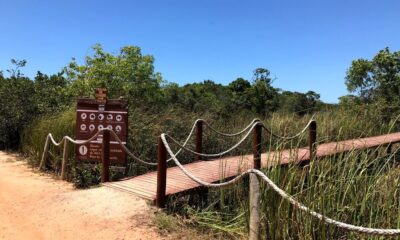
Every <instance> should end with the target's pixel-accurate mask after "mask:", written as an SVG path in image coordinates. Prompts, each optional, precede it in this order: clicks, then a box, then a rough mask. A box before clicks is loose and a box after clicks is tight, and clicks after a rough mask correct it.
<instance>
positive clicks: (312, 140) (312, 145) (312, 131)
mask: <svg viewBox="0 0 400 240" xmlns="http://www.w3.org/2000/svg"><path fill="white" fill-rule="evenodd" d="M308 137H309V138H308V144H309V149H310V161H311V160H313V159H314V158H315V157H316V154H317V122H316V121H315V120H312V121H311V123H310V126H309V127H308Z"/></svg>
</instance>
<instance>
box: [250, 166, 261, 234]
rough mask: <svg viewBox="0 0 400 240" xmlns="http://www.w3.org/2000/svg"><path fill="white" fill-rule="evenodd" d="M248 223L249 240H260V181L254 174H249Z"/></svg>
mask: <svg viewBox="0 0 400 240" xmlns="http://www.w3.org/2000/svg"><path fill="white" fill-rule="evenodd" d="M249 198H250V199H249V204H250V206H249V207H250V221H249V240H259V239H260V180H259V179H258V176H257V175H256V174H254V173H250V190H249Z"/></svg>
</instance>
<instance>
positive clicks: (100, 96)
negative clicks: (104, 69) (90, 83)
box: [95, 88, 107, 105]
mask: <svg viewBox="0 0 400 240" xmlns="http://www.w3.org/2000/svg"><path fill="white" fill-rule="evenodd" d="M95 96H96V102H97V103H98V104H101V105H105V104H107V88H96V94H95Z"/></svg>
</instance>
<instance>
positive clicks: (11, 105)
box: [0, 59, 36, 148]
mask: <svg viewBox="0 0 400 240" xmlns="http://www.w3.org/2000/svg"><path fill="white" fill-rule="evenodd" d="M11 62H12V63H13V64H14V68H13V69H11V70H7V72H9V73H10V77H8V78H4V77H3V76H2V75H1V76H0V99H2V100H3V101H0V148H16V147H17V146H18V144H19V140H20V134H21V133H22V130H23V127H25V126H26V125H27V124H29V123H30V122H31V120H32V119H33V118H34V117H35V115H36V105H35V100H34V97H35V91H34V84H33V82H32V81H31V80H30V79H29V78H26V77H23V74H21V72H20V70H19V68H21V67H23V66H25V64H26V61H25V60H22V61H17V60H14V59H13V60H12V61H11Z"/></svg>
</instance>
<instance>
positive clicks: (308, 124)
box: [263, 114, 315, 140]
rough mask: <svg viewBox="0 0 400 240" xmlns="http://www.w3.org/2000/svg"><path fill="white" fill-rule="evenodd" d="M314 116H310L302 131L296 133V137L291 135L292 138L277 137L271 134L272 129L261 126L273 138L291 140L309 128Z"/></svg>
mask: <svg viewBox="0 0 400 240" xmlns="http://www.w3.org/2000/svg"><path fill="white" fill-rule="evenodd" d="M314 116H315V114H314V115H312V117H311V119H310V121H308V123H307V125H306V126H305V127H304V128H303V130H301V131H300V132H298V133H297V134H296V135H293V136H281V135H278V134H276V133H273V132H272V129H270V128H267V127H266V126H265V125H264V124H263V128H264V129H265V131H266V132H267V133H269V134H271V135H272V136H273V137H276V138H280V139H283V140H292V139H295V138H298V137H299V136H300V135H302V134H303V133H304V132H305V131H307V129H308V127H309V126H310V124H311V122H313V121H314Z"/></svg>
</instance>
